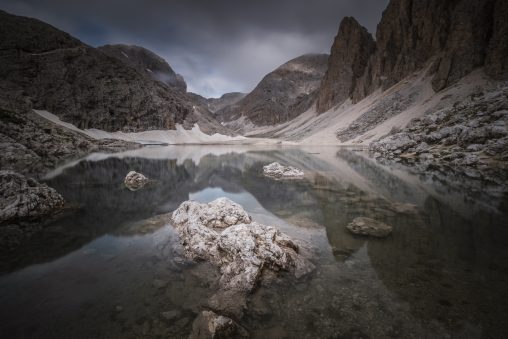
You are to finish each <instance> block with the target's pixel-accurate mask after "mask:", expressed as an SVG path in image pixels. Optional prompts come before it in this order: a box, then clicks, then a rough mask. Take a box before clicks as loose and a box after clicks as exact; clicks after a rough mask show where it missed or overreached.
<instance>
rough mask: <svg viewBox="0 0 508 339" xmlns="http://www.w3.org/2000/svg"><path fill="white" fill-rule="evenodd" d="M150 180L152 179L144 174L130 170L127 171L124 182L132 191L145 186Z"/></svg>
mask: <svg viewBox="0 0 508 339" xmlns="http://www.w3.org/2000/svg"><path fill="white" fill-rule="evenodd" d="M149 181H150V180H149V179H148V178H147V177H145V176H144V175H143V174H141V173H138V172H135V171H130V172H129V173H127V176H126V177H125V180H124V183H125V186H126V187H127V188H128V189H130V190H131V191H136V190H138V189H140V188H142V187H143V186H145V185H146V184H147V183H148V182H149Z"/></svg>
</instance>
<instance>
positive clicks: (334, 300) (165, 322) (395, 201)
mask: <svg viewBox="0 0 508 339" xmlns="http://www.w3.org/2000/svg"><path fill="white" fill-rule="evenodd" d="M273 161H278V162H280V163H282V164H288V165H293V166H297V167H299V168H302V169H303V170H305V172H306V176H305V178H304V179H301V180H289V181H275V180H272V179H270V178H266V177H264V176H263V175H262V166H263V165H266V164H268V163H270V162H273ZM129 170H136V171H139V172H141V173H143V174H145V175H146V176H148V177H149V178H151V179H154V180H156V182H155V183H153V184H151V185H149V186H147V187H145V188H143V189H141V190H138V191H129V190H128V189H126V188H125V187H124V185H123V179H124V177H125V175H126V174H127V172H128V171H129ZM45 181H46V182H47V183H48V184H49V185H50V186H52V187H54V188H55V189H57V190H58V191H59V192H60V193H61V194H62V195H63V196H64V197H65V198H66V200H67V201H68V202H69V203H70V204H71V205H72V206H73V209H72V210H71V211H69V212H67V213H65V214H64V215H63V216H62V217H61V218H59V219H58V220H56V221H54V222H53V223H51V224H50V225H49V226H48V227H47V228H46V229H45V230H44V231H42V232H40V233H37V234H36V235H35V236H33V237H32V238H30V239H29V240H28V241H27V242H26V243H24V244H23V245H22V246H20V247H18V248H17V249H16V250H15V251H14V252H5V253H4V252H2V260H1V266H0V337H1V338H185V337H187V336H188V334H189V333H190V331H191V328H192V322H193V320H194V318H195V317H196V315H197V314H198V313H199V312H200V311H201V310H203V305H204V304H205V301H206V300H207V299H208V297H209V296H211V295H212V294H214V291H215V290H216V289H217V279H218V273H217V270H216V269H215V268H214V267H212V266H211V265H209V264H207V263H191V262H188V261H186V260H184V259H182V256H181V249H180V246H179V244H178V236H177V234H176V233H175V231H174V230H173V228H172V226H171V225H170V224H169V223H168V222H167V221H166V219H164V218H158V219H157V218H152V217H154V216H157V215H160V214H163V213H168V212H171V211H173V210H174V209H176V208H177V207H178V206H179V204H180V203H181V202H183V201H185V200H188V199H193V200H197V201H202V202H208V201H212V200H214V199H216V198H218V197H223V196H224V197H228V198H230V199H232V200H233V201H236V202H238V203H240V204H241V205H242V206H243V207H244V208H245V209H246V210H247V211H248V212H249V213H250V214H251V215H252V217H253V219H254V221H259V222H261V223H264V224H269V225H273V226H276V227H278V228H279V229H281V230H282V231H283V232H285V233H287V234H289V235H290V236H292V237H294V238H297V239H299V240H300V241H304V242H307V243H308V244H309V245H310V246H311V247H312V248H313V251H314V253H315V257H314V258H313V259H312V261H313V263H314V264H315V266H316V270H315V271H314V272H313V273H312V274H311V275H310V276H307V277H305V278H304V279H301V280H296V279H295V278H292V277H289V276H284V275H283V276H282V278H281V279H279V280H276V281H274V282H272V283H270V284H262V285H261V286H259V287H258V288H257V289H256V290H255V291H254V292H253V293H252V294H251V295H250V297H249V300H248V308H247V310H246V311H245V314H244V316H243V318H242V319H241V320H240V322H241V324H242V325H243V326H244V327H245V328H246V329H247V330H248V331H249V333H250V335H251V336H252V337H253V338H394V337H400V338H501V337H505V336H506V333H508V323H507V322H508V320H507V319H508V303H507V302H506V300H508V228H507V223H506V220H507V219H506V218H507V214H508V204H507V202H508V199H507V196H506V194H505V193H503V192H499V189H498V188H497V187H495V186H492V185H489V184H488V183H484V182H480V181H475V180H472V179H467V178H463V177H457V176H456V175H453V174H451V173H442V172H430V171H429V172H427V173H424V174H418V173H412V171H411V170H410V169H408V168H404V167H403V166H401V165H397V164H393V165H390V164H388V165H381V164H379V163H376V161H375V160H373V159H371V158H369V157H368V156H367V155H366V154H365V153H363V152H361V151H356V150H351V149H341V148H335V147H322V148H274V149H265V148H261V147H243V146H235V147H226V146H169V147H145V148H142V149H139V150H135V151H129V152H124V153H118V154H110V155H106V154H92V155H90V156H88V157H86V158H84V159H81V160H79V161H75V162H73V163H70V164H67V165H65V166H62V167H60V168H58V169H55V170H54V171H52V172H50V173H48V175H47V177H46V179H45ZM359 216H366V217H371V218H375V219H377V220H380V221H383V222H385V223H388V224H390V225H392V226H393V227H394V231H393V233H392V235H390V236H389V237H388V238H386V239H369V238H362V237H355V236H353V235H351V234H350V233H348V232H347V231H346V230H345V226H346V225H347V224H348V223H349V222H350V221H352V220H353V219H354V218H355V217H359ZM149 218H152V219H149Z"/></svg>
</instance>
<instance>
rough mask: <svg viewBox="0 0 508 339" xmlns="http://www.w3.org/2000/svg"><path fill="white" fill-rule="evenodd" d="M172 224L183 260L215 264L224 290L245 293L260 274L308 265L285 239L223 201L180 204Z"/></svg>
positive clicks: (277, 231) (300, 268)
mask: <svg viewBox="0 0 508 339" xmlns="http://www.w3.org/2000/svg"><path fill="white" fill-rule="evenodd" d="M172 220H173V224H174V226H175V228H176V230H177V232H178V234H179V235H180V239H181V242H182V244H183V246H184V250H185V255H186V256H187V257H189V258H192V259H199V260H207V261H209V262H211V263H213V264H214V265H216V266H217V267H218V268H219V269H220V272H221V280H220V283H221V286H222V287H223V288H226V289H235V290H241V291H246V292H248V291H251V290H252V289H253V288H254V287H255V285H256V283H257V281H258V279H259V277H260V275H261V273H262V270H263V269H270V270H273V271H280V270H286V271H294V272H295V275H299V273H300V272H304V271H305V267H304V266H306V263H308V262H307V261H306V260H304V259H303V258H301V257H300V255H299V254H298V246H297V244H296V243H295V242H294V241H293V240H292V239H291V238H289V237H288V236H287V235H285V234H283V233H281V232H280V231H279V230H277V229H276V228H274V227H272V226H266V225H261V224H258V223H256V222H251V217H250V216H249V215H248V214H247V212H246V211H245V210H244V209H243V208H242V207H241V206H240V205H238V204H236V203H234V202H233V201H231V200H229V199H227V198H219V199H217V200H214V201H212V202H210V203H208V204H202V203H198V202H195V201H186V202H183V203H182V204H181V205H180V207H178V209H177V210H175V211H174V212H173V214H172ZM310 265H311V264H310V263H308V266H310ZM297 272H298V273H297Z"/></svg>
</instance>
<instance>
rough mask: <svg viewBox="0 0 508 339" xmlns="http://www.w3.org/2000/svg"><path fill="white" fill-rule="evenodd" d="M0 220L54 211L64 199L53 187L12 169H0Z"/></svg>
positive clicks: (41, 214) (62, 203)
mask: <svg viewBox="0 0 508 339" xmlns="http://www.w3.org/2000/svg"><path fill="white" fill-rule="evenodd" d="M0 191H1V193H0V222H3V221H10V220H16V219H35V218H39V217H42V216H45V215H48V214H51V213H53V212H55V211H56V210H58V209H60V208H61V207H63V205H64V199H63V198H62V196H61V195H60V194H58V192H57V191H55V190H54V189H53V188H51V187H48V186H47V185H45V184H41V183H39V182H37V181H36V180H34V179H31V178H26V177H25V176H23V175H21V174H18V173H16V172H12V171H5V170H2V171H0Z"/></svg>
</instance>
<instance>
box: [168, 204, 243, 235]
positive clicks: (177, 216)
mask: <svg viewBox="0 0 508 339" xmlns="http://www.w3.org/2000/svg"><path fill="white" fill-rule="evenodd" d="M196 219H199V220H196ZM193 220H194V221H197V222H200V223H202V224H203V225H205V226H206V227H212V228H226V227H229V226H232V225H236V224H238V223H244V224H249V223H250V222H251V221H252V220H251V217H250V216H249V214H247V212H245V210H244V209H243V208H242V206H240V205H238V204H237V203H235V202H233V201H231V200H229V199H227V198H219V199H216V200H214V201H213V202H211V203H208V204H200V203H197V202H195V201H185V202H183V203H182V204H181V205H180V207H179V208H178V209H177V210H176V211H175V212H174V213H173V221H175V222H176V223H177V224H183V223H187V222H191V221H193Z"/></svg>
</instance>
